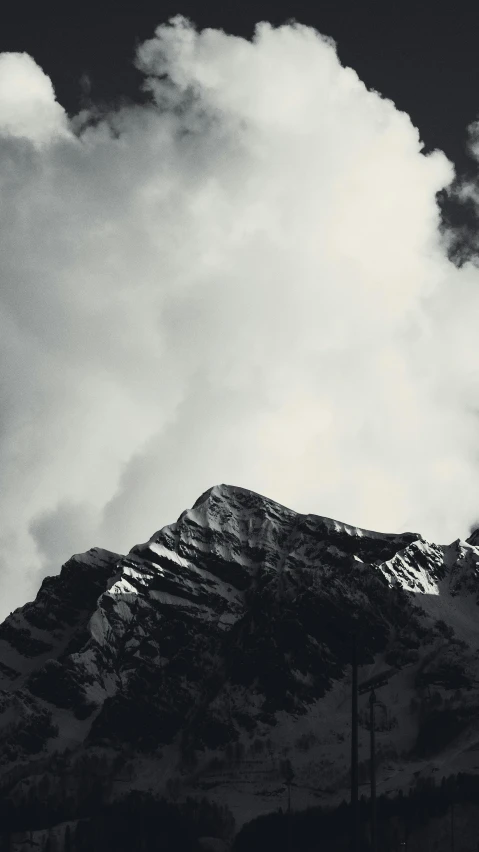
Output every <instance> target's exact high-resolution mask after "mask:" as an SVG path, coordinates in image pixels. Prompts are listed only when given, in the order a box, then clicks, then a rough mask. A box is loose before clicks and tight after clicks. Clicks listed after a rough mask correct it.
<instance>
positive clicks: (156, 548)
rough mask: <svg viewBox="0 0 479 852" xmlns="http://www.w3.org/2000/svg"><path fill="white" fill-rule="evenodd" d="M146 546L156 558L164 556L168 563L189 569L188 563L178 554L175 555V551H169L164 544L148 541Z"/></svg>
mask: <svg viewBox="0 0 479 852" xmlns="http://www.w3.org/2000/svg"><path fill="white" fill-rule="evenodd" d="M147 546H148V550H151V551H152V552H153V553H156V555H157V556H164V557H165V558H166V559H169V560H170V562H175V563H176V564H177V565H179V566H180V567H181V568H189V567H190V563H189V562H188V560H187V559H183V557H182V556H180V555H179V553H176V551H174V550H169V549H168V548H167V547H165V545H164V544H159V543H158V542H156V541H150V542H149V543H148V545H147Z"/></svg>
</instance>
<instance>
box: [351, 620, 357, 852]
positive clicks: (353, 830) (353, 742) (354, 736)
mask: <svg viewBox="0 0 479 852" xmlns="http://www.w3.org/2000/svg"><path fill="white" fill-rule="evenodd" d="M351 650H352V659H351V663H352V678H351V852H359V842H358V841H359V811H358V781H359V776H358V655H357V637H356V633H354V634H353V641H352V649H351Z"/></svg>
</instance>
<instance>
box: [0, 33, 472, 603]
mask: <svg viewBox="0 0 479 852" xmlns="http://www.w3.org/2000/svg"><path fill="white" fill-rule="evenodd" d="M137 65H138V67H139V68H140V69H141V70H142V72H143V74H144V81H145V83H144V85H145V88H146V90H147V91H148V92H149V93H150V101H149V103H147V104H144V105H142V106H139V105H130V106H125V107H122V108H121V109H117V110H116V111H111V112H110V113H108V114H105V113H104V114H100V113H99V112H98V111H97V110H95V108H94V107H90V108H88V109H85V110H84V111H83V112H82V113H80V115H79V116H76V117H75V118H74V119H73V120H72V121H68V120H67V118H66V116H65V114H64V113H63V111H62V110H61V107H60V106H59V105H58V103H57V102H56V101H55V97H54V92H53V88H52V87H51V84H50V81H49V80H48V78H46V77H45V75H44V73H43V71H41V69H40V68H39V67H38V66H37V65H36V64H35V63H34V60H33V59H32V58H30V57H27V56H25V55H24V54H22V55H17V54H4V55H3V56H1V57H0V131H1V132H0V175H1V180H2V188H3V191H2V196H1V200H0V274H1V281H2V286H1V295H0V357H1V362H2V366H3V370H2V379H1V385H0V387H1V393H2V400H3V405H2V409H1V410H2V413H1V415H0V465H1V470H2V491H1V494H0V511H1V516H2V532H1V533H0V563H1V566H2V571H3V573H2V577H3V587H2V595H3V600H4V601H5V607H6V608H8V609H11V608H12V607H13V606H15V605H19V604H21V603H23V602H24V600H25V599H26V597H28V596H31V595H32V594H34V592H35V590H36V587H37V586H38V578H39V576H41V575H42V574H44V573H45V571H47V570H48V571H51V570H55V569H54V565H55V563H57V568H59V567H60V562H61V561H64V560H65V559H67V558H68V557H69V556H70V555H71V552H72V551H74V550H81V549H84V548H85V547H87V546H88V545H91V546H93V545H99V546H103V547H106V548H110V549H112V550H115V549H118V550H119V551H125V550H128V549H129V548H130V547H131V546H132V545H133V544H134V543H136V542H137V541H141V540H144V539H145V538H147V537H148V536H149V535H151V534H152V533H153V531H154V530H155V529H157V528H159V527H160V526H161V525H163V524H165V523H168V522H171V521H173V520H174V519H175V518H176V517H177V515H178V514H179V513H180V512H181V511H182V510H183V509H184V508H186V507H187V506H188V505H191V503H192V502H193V501H194V500H195V499H196V497H197V496H198V495H199V494H200V493H202V492H203V491H204V490H206V489H207V488H208V487H210V486H211V485H213V484H215V483H216V482H220V481H222V482H230V483H235V484H238V485H242V486H245V487H249V488H252V489H254V490H256V491H259V492H262V493H264V494H267V495H268V496H270V497H272V498H273V499H277V500H278V501H280V502H283V503H285V504H286V505H289V506H290V507H291V508H295V509H297V510H300V511H304V512H308V511H309V512H314V513H317V514H325V515H328V516H332V517H337V518H339V519H341V520H344V521H348V522H351V523H356V524H359V525H362V526H366V527H369V528H375V529H383V530H390V531H394V530H402V529H405V528H409V529H411V528H412V529H414V530H418V531H420V532H422V533H423V534H425V535H427V536H428V537H430V538H432V539H436V540H439V541H448V540H451V539H453V538H456V537H457V536H459V535H465V534H466V533H467V528H468V526H469V525H470V524H471V523H473V522H474V521H475V520H476V519H477V515H478V507H479V475H478V474H479V466H478V455H479V431H478V429H477V405H478V403H477V401H478V400H479V395H478V391H479V388H478V381H479V346H478V345H477V335H476V329H475V326H476V325H477V322H476V316H477V309H478V307H479V273H478V271H477V269H476V268H475V266H474V265H473V264H471V263H469V264H465V265H464V266H463V267H462V268H461V269H456V267H455V266H453V265H452V264H451V263H450V262H449V261H448V259H447V252H446V245H445V240H444V237H443V236H441V235H440V233H439V228H438V225H439V213H438V208H437V204H436V193H437V192H438V191H439V190H440V189H441V188H443V187H446V186H448V185H449V184H450V182H451V180H452V178H453V169H452V166H451V164H450V163H449V162H448V161H447V160H446V158H445V156H444V155H443V154H442V153H441V152H434V153H433V154H430V155H428V156H425V155H424V154H423V152H422V144H421V141H420V137H419V134H418V131H417V130H416V129H415V128H414V127H413V126H412V124H411V122H410V119H409V117H408V116H407V115H406V114H404V113H401V112H399V111H398V110H397V109H396V108H395V106H394V104H393V103H392V102H391V101H388V100H386V99H385V98H383V97H381V96H380V95H378V94H377V93H375V92H371V91H368V90H367V89H366V87H365V86H364V85H363V84H362V82H361V81H360V80H359V79H358V77H357V75H356V74H355V72H354V71H353V70H351V69H349V68H343V67H341V65H340V63H339V60H338V58H337V55H336V52H335V47H334V44H333V43H332V42H331V40H329V39H326V38H324V37H322V36H321V35H319V34H318V33H317V32H315V31H314V30H312V29H311V28H308V27H305V26H301V25H298V24H290V25H286V26H283V27H280V28H277V29H275V28H273V27H271V26H270V25H268V24H264V23H263V24H259V25H258V27H257V29H256V35H255V37H254V40H253V41H252V42H248V41H246V40H243V39H241V38H236V37H233V36H230V35H226V34H225V33H223V32H220V31H216V30H211V29H207V30H204V31H202V32H197V31H196V30H195V29H194V27H193V26H192V25H190V24H188V22H186V21H185V20H184V19H182V18H176V19H174V20H173V21H172V22H171V23H170V24H169V25H163V26H161V27H159V28H158V30H157V31H156V33H155V35H154V37H153V38H152V39H150V40H149V41H147V42H146V43H144V44H143V45H141V46H140V48H139V50H138V55H137ZM9 91H11V92H14V93H16V96H15V98H10V97H7V96H6V95H5V92H9Z"/></svg>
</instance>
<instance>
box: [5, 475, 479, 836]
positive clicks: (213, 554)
mask: <svg viewBox="0 0 479 852" xmlns="http://www.w3.org/2000/svg"><path fill="white" fill-rule="evenodd" d="M478 578H479V534H477V533H474V534H473V536H471V538H470V539H469V541H459V540H458V541H456V542H454V543H453V544H450V545H446V546H444V545H437V544H432V543H430V542H427V541H425V540H424V539H423V538H422V537H421V536H420V535H418V534H414V533H402V534H400V535H388V534H382V533H377V532H371V531H368V530H361V529H358V528H356V527H353V526H349V525H347V524H344V523H340V522H338V521H334V520H330V519H329V518H323V517H318V516H316V515H300V514H297V513H295V512H293V511H291V510H290V509H286V508H285V507H283V506H280V505H279V504H277V503H275V502H273V501H271V500H268V499H266V498H265V497H262V496H260V495H258V494H255V493H253V492H250V491H246V490H244V489H242V488H237V487H233V486H226V485H221V486H216V487H214V488H212V489H210V490H209V491H207V492H206V493H205V494H203V495H202V496H201V497H200V498H199V499H198V500H197V502H196V503H195V505H194V506H193V508H192V509H190V510H189V511H186V512H183V514H182V515H181V516H180V518H179V519H178V521H177V522H176V523H174V524H171V525H170V526H167V527H165V528H163V529H162V530H160V531H159V532H157V533H155V534H154V535H153V536H152V538H151V539H150V540H149V541H148V542H146V543H145V544H140V545H137V546H135V547H133V548H132V550H131V551H130V553H129V554H128V555H127V556H121V555H119V554H115V553H111V552H109V551H105V550H100V549H97V548H94V549H92V550H90V551H88V553H86V554H81V555H77V556H74V557H72V558H71V559H70V560H69V561H68V562H67V563H66V564H65V565H64V566H63V568H62V570H61V572H60V574H59V575H58V576H56V577H49V578H47V579H46V580H44V581H43V583H42V586H41V589H40V591H39V593H38V595H37V598H36V600H35V601H34V602H32V603H28V604H26V605H25V606H24V607H22V608H20V609H18V610H16V611H15V612H14V613H12V614H11V615H10V616H9V617H8V618H7V619H6V620H5V622H4V623H3V625H1V627H0V679H1V680H0V689H1V692H0V787H1V789H2V790H3V796H4V799H5V798H6V801H7V802H8V803H10V805H11V807H12V808H15V807H21V805H22V803H24V802H29V803H31V802H32V801H37V802H38V803H39V805H38V807H40V808H41V807H45V808H46V809H47V810H49V812H50V809H51V808H52V807H53V804H52V803H55V808H56V811H55V812H58V814H60V816H61V817H62V818H63V819H74V818H75V816H76V815H77V814H78V813H80V812H81V813H86V812H88V807H89V804H88V803H89V802H90V801H91V800H92V797H93V798H94V800H95V802H96V803H98V802H99V801H101V802H111V801H113V800H115V799H117V798H118V797H120V796H121V795H122V794H123V793H124V791H125V790H127V789H139V790H146V789H151V790H153V791H155V792H156V793H157V794H158V795H164V796H166V797H167V798H171V799H172V800H175V801H177V800H178V801H180V800H181V799H183V798H185V797H186V796H193V797H195V796H197V797H202V796H207V797H208V798H209V799H210V800H211V801H214V802H218V803H221V804H223V805H227V806H228V808H229V809H230V810H231V812H232V813H233V814H234V817H235V819H236V822H237V825H238V826H240V825H241V824H242V823H243V822H244V821H246V820H248V819H251V818H252V817H254V816H256V815H257V814H259V813H263V812H268V811H271V810H274V809H277V808H278V807H279V806H280V805H283V806H284V804H285V784H284V765H285V761H288V760H289V761H290V763H291V765H292V768H293V771H294V785H293V793H292V796H293V806H294V807H296V808H300V807H304V808H305V807H307V806H310V805H313V804H318V803H325V804H327V803H331V804H333V803H334V802H337V801H340V800H341V799H342V798H343V797H346V798H347V796H348V785H349V759H350V689H351V680H350V678H351V674H350V659H351V634H352V632H353V631H354V632H355V633H356V635H357V637H358V655H359V664H360V680H366V679H368V678H370V677H372V676H373V675H375V674H378V673H380V672H383V671H386V670H387V671H388V672H389V675H390V677H389V681H388V683H387V684H386V685H384V686H383V687H381V688H379V689H378V691H377V697H378V699H380V701H381V702H382V705H380V706H379V708H378V709H377V728H378V733H377V751H378V793H381V792H385V791H387V790H391V791H392V790H397V789H406V788H408V787H409V786H410V784H411V783H412V782H413V780H414V779H415V778H417V776H418V773H421V774H422V775H424V774H428V773H429V774H431V773H432V774H435V775H436V777H441V775H449V774H450V773H452V772H457V771H458V770H461V771H464V770H466V771H469V772H474V771H476V770H477V772H478V773H479V722H478V721H477V717H478V713H477V710H478V705H479V679H478V677H477V663H478V654H479V621H478V614H479V608H478V602H479V579H478ZM367 724H368V713H367V696H366V695H365V696H364V697H363V698H361V699H360V782H361V784H362V785H363V788H362V790H361V792H363V791H364V793H365V794H367V792H368V788H367V782H368V745H369V737H368V733H367ZM59 819H60V817H59Z"/></svg>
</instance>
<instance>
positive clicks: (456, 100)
mask: <svg viewBox="0 0 479 852" xmlns="http://www.w3.org/2000/svg"><path fill="white" fill-rule="evenodd" d="M413 6H414V8H413ZM128 7H130V11H128ZM18 9H19V11H18V12H16V13H15V12H14V13H12V16H11V18H10V19H9V20H5V19H4V20H3V21H2V28H1V33H0V48H1V50H7V51H26V52H28V53H30V54H31V55H32V56H33V57H34V59H35V60H36V61H37V62H38V63H39V64H40V65H41V66H42V67H43V69H44V70H45V71H46V72H47V73H48V75H49V76H50V77H51V78H52V80H53V83H54V86H55V89H56V92H57V97H58V99H59V100H60V102H61V103H62V105H63V106H64V107H65V108H66V109H67V110H68V111H70V112H72V111H75V110H76V109H77V108H78V106H79V103H80V97H81V86H80V79H81V77H82V74H83V73H84V72H87V73H88V74H89V75H90V76H91V78H92V81H93V88H92V97H93V99H94V100H103V99H107V100H110V99H112V98H117V97H120V96H121V95H125V94H126V95H128V96H130V97H132V96H133V97H134V96H135V92H136V91H137V86H138V75H137V74H136V72H135V70H134V69H133V68H132V65H131V59H132V55H133V52H134V47H135V42H136V41H137V40H143V39H145V38H147V37H149V36H151V35H152V34H153V30H154V27H155V26H156V25H158V24H160V23H163V22H165V21H167V20H168V19H169V18H170V17H171V16H172V15H175V14H177V13H181V14H183V15H186V16H187V17H189V18H190V19H191V20H193V21H194V23H196V24H197V25H198V26H199V27H200V28H203V27H205V26H211V27H218V28H222V29H224V30H226V31H227V32H230V33H234V34H238V35H242V36H246V37H251V35H252V32H253V28H254V24H255V23H256V22H257V21H259V20H267V21H270V22H272V23H274V24H279V23H281V22H284V21H287V20H288V19H291V18H295V19H296V20H297V21H299V22H300V23H305V24H309V25H312V26H314V27H315V28H316V29H318V30H319V31H320V32H322V33H325V34H327V35H331V36H332V37H333V38H334V39H335V40H336V41H337V44H338V49H339V55H340V58H341V60H342V62H343V63H345V64H347V65H350V66H352V67H353V68H354V69H355V70H356V71H357V73H358V74H359V76H360V77H361V79H362V80H363V81H364V82H365V83H366V84H367V85H368V86H369V87H371V88H374V89H376V90H378V91H380V92H381V93H382V94H383V95H385V96H386V97H389V98H391V99H392V100H393V101H394V102H395V104H396V105H397V107H398V108H399V109H402V110H405V111H406V112H408V113H409V114H410V116H411V117H412V120H413V122H414V123H415V124H416V126H418V127H419V129H420V132H421V136H422V139H423V140H424V142H425V144H426V146H427V148H428V149H431V148H435V147H439V148H441V149H442V150H444V151H445V153H446V154H447V155H448V156H449V157H450V158H451V159H452V160H453V161H454V162H455V164H456V166H458V167H459V168H461V169H462V168H464V167H466V166H467V162H468V161H467V157H466V154H465V142H466V127H467V125H468V124H469V123H470V122H471V121H473V120H474V119H475V117H476V115H478V114H479V50H478V32H479V6H475V7H474V5H473V4H470V3H465V2H459V3H455V4H448V5H447V6H446V5H444V6H441V5H440V4H436V3H432V2H425V1H424V0H422V2H419V3H415V4H411V5H410V6H408V5H407V4H406V3H403V2H399V1H398V0H389V2H381V3H378V2H371V0H370V2H361V0H347V2H346V0H320V2H316V3H314V2H313V3H309V2H306V0H295V2H294V3H293V2H285V0H283V2H281V3H277V2H275V3H272V2H269V1H267V0H259V2H254V3H253V2H251V0H247V2H242V3H238V2H235V3H231V2H224V0H223V2H218V0H216V2H211V0H210V2H209V3H205V2H202V3H200V2H197V0H196V2H192V1H191V0H183V2H181V0H167V2H163V3H145V2H143V3H142V2H136V3H135V4H132V3H131V4H126V5H125V6H124V7H123V9H124V11H121V12H119V11H117V10H114V9H113V8H111V9H110V8H108V7H107V6H106V5H103V6H102V4H100V10H99V11H98V9H96V11H95V13H94V15H92V14H89V13H87V12H85V11H84V10H83V9H82V7H81V6H80V7H79V8H78V10H75V11H71V12H70V13H62V14H60V15H53V14H52V13H49V12H47V11H45V7H43V8H42V11H41V14H40V13H38V16H34V17H30V18H29V17H27V16H25V14H24V12H23V7H22V6H21V4H19V5H18ZM102 10H103V11H102Z"/></svg>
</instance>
